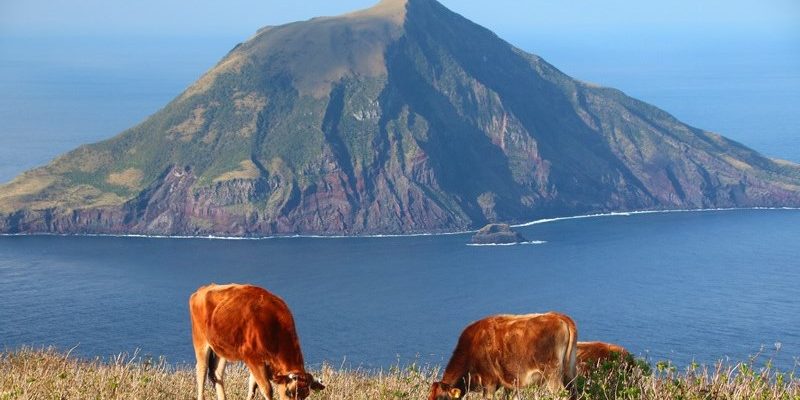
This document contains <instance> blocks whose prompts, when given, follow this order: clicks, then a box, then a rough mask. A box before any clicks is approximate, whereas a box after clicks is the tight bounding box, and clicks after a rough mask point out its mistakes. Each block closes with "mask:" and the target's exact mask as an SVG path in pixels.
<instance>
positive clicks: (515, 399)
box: [503, 387, 520, 400]
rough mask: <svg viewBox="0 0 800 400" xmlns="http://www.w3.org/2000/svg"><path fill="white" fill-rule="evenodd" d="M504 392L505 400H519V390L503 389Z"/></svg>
mask: <svg viewBox="0 0 800 400" xmlns="http://www.w3.org/2000/svg"><path fill="white" fill-rule="evenodd" d="M503 391H504V392H505V398H506V399H511V400H520V398H519V389H512V388H508V387H507V388H503Z"/></svg>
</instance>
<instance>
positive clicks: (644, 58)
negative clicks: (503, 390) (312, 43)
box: [0, 36, 800, 369]
mask: <svg viewBox="0 0 800 400" xmlns="http://www.w3.org/2000/svg"><path fill="white" fill-rule="evenodd" d="M237 39H239V38H236V37H232V38H227V37H221V38H220V37H217V38H188V37H187V38H113V37H109V38H102V39H98V38H80V37H59V38H54V37H38V38H32V37H8V36H0V182H2V181H8V180H10V179H12V178H13V176H15V175H16V174H18V173H20V172H21V171H23V170H25V169H28V168H31V167H34V166H37V165H41V164H43V163H46V162H47V161H48V160H50V159H51V158H52V157H54V156H56V155H57V154H59V153H62V152H64V151H66V150H69V149H71V148H74V147H75V146H77V145H79V144H82V143H86V142H93V141H98V140H101V139H103V138H107V137H109V136H111V135H113V134H115V133H117V132H119V131H122V130H123V129H125V128H127V127H129V126H132V125H133V124H135V123H137V122H139V121H141V120H143V119H144V118H145V117H146V116H147V115H149V114H152V113H153V112H155V111H156V110H157V109H158V108H159V107H160V106H162V105H164V104H166V102H168V101H169V100H170V99H171V98H173V97H174V96H175V95H176V94H178V93H179V92H180V91H181V90H183V88H185V87H186V86H187V85H188V84H190V83H191V82H192V81H193V80H195V79H196V78H197V77H198V76H199V75H200V74H201V73H202V72H203V71H204V70H206V69H208V68H210V67H211V66H212V65H213V64H214V63H215V62H216V61H217V60H218V59H219V58H220V57H221V56H222V55H223V54H225V53H226V52H227V51H228V50H229V49H230V48H232V47H233V46H234V45H235V44H236V42H237ZM511 39H512V42H514V43H517V44H518V45H520V47H522V48H524V49H526V50H531V51H533V52H536V53H538V54H540V55H542V56H543V57H545V59H547V60H548V61H550V62H551V63H553V64H554V65H556V66H557V67H559V68H560V69H562V70H563V71H564V72H566V73H568V74H571V75H573V76H574V77H576V78H580V79H583V80H586V81H591V82H595V83H599V84H603V85H607V86H613V87H617V88H619V89H622V90H623V91H625V92H626V93H628V94H630V95H632V96H634V97H638V98H641V99H643V100H645V101H648V102H650V103H653V104H655V105H657V106H659V107H661V108H663V109H665V110H667V111H669V112H671V113H672V114H674V115H676V116H677V117H678V118H680V119H682V120H684V121H686V122H688V123H690V124H692V125H694V126H697V127H701V128H704V129H708V130H711V131H715V132H719V133H721V134H724V135H726V136H729V137H731V138H734V139H735V140H738V141H740V142H742V143H745V144H746V145H748V146H751V147H753V148H755V149H757V150H759V151H761V152H763V153H765V154H767V155H769V156H773V157H779V158H784V159H789V160H793V161H800V112H798V111H797V110H798V109H800V107H798V106H800V51H799V50H800V48H798V46H797V43H796V42H786V41H781V40H780V39H775V40H772V41H770V40H758V38H741V40H717V41H716V42H715V41H714V40H712V39H713V38H712V39H709V40H707V41H700V42H697V43H694V42H680V43H674V42H669V41H659V40H655V39H654V40H649V41H646V42H647V43H648V44H647V45H645V44H642V42H643V41H641V40H638V39H640V38H620V40H619V41H613V42H612V41H608V42H604V43H592V42H591V40H585V39H580V38H573V39H574V40H572V41H570V40H565V39H563V38H562V39H560V40H556V39H554V38H547V37H536V38H518V39H517V40H513V39H514V38H511ZM626 40H627V41H626ZM521 232H522V233H523V234H524V235H526V236H527V237H528V238H529V239H532V240H540V241H544V242H546V243H543V244H536V245H522V246H512V247H470V246H467V245H466V243H467V242H468V239H469V235H447V236H417V237H400V238H348V239H321V238H287V239H268V240H257V241H250V240H247V241H238V240H237V241H231V240H207V239H149V238H112V237H56V236H45V237H0V348H11V349H13V348H16V347H19V346H22V345H33V346H47V345H55V346H58V347H59V348H62V349H69V348H71V347H73V346H76V345H77V346H78V347H77V348H76V350H75V351H76V352H77V354H81V355H85V356H108V355H112V354H117V353H120V352H133V351H134V350H135V349H137V348H138V349H141V351H142V352H143V353H146V354H153V355H165V356H166V357H167V358H168V360H169V361H172V362H177V363H182V362H189V361H191V357H192V352H191V342H190V338H189V323H188V313H187V305H186V302H187V299H188V296H189V295H190V294H191V292H192V291H194V290H195V289H196V288H197V287H198V286H200V285H202V284H206V283H208V282H212V281H213V282H218V283H225V282H252V283H255V284H258V285H262V286H264V287H266V288H268V289H269V290H271V291H273V292H274V293H276V294H278V295H280V296H282V297H284V298H285V299H286V301H287V302H288V304H289V305H290V307H291V308H292V310H293V311H294V314H295V317H296V320H297V323H298V329H299V334H300V336H301V341H302V344H303V348H304V351H305V353H306V358H307V359H308V361H309V362H310V363H311V364H319V363H321V362H324V361H329V362H331V363H333V364H336V365H339V364H341V363H343V362H344V363H346V364H349V365H352V366H364V367H369V368H380V367H387V366H390V365H392V364H394V363H397V362H400V363H401V364H405V363H408V362H412V361H414V360H418V361H420V362H422V363H433V364H438V363H442V362H443V361H446V359H447V358H448V357H449V354H450V351H451V350H452V348H453V346H454V345H455V341H456V338H457V336H458V334H459V333H460V331H461V329H462V328H463V327H464V326H465V325H466V324H467V323H469V322H470V321H473V320H475V319H478V318H481V317H483V316H485V315H488V314H493V313H528V312H541V311H547V310H558V311H562V312H565V313H567V314H570V315H571V316H573V317H574V319H575V320H576V321H577V323H578V326H579V336H580V338H581V339H585V340H605V341H612V342H617V343H620V344H623V345H625V346H627V347H628V348H630V349H631V350H632V351H634V352H635V353H637V354H639V355H642V356H646V357H648V358H649V359H651V360H659V359H670V360H673V361H674V362H676V363H678V364H679V365H685V364H687V363H689V362H691V361H692V360H696V361H700V362H704V363H711V362H714V361H716V360H719V359H727V360H729V361H732V362H737V361H742V360H746V359H747V358H748V357H749V356H751V355H753V354H756V353H759V352H762V357H761V359H760V360H762V361H764V360H766V359H767V358H773V359H774V360H775V362H776V364H777V365H778V366H779V367H781V368H783V369H791V368H793V367H794V366H795V365H797V362H798V361H797V360H798V357H800V300H798V299H800V246H799V245H798V243H800V211H796V210H746V211H714V212H703V213H668V214H648V215H630V216H616V217H603V218H586V219H571V220H562V221H555V222H549V223H544V224H536V225H531V226H528V227H525V228H521ZM776 343H779V345H778V346H776ZM776 347H779V348H780V350H779V351H777V352H776Z"/></svg>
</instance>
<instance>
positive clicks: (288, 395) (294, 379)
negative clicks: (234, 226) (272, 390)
mask: <svg viewBox="0 0 800 400" xmlns="http://www.w3.org/2000/svg"><path fill="white" fill-rule="evenodd" d="M274 382H275V384H276V385H277V386H278V395H279V396H280V398H281V400H287V399H292V400H294V399H299V400H302V399H305V398H306V397H308V395H309V394H311V391H312V390H313V391H315V392H317V391H320V390H322V389H325V386H324V385H323V384H322V382H320V381H318V380H317V379H316V378H314V376H313V375H311V374H309V373H307V372H296V373H295V372H292V373H288V374H286V375H276V376H275V378H274Z"/></svg>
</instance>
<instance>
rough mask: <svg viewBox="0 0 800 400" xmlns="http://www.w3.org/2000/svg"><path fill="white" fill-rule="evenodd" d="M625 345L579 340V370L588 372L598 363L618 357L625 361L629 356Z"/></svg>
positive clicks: (582, 372)
mask: <svg viewBox="0 0 800 400" xmlns="http://www.w3.org/2000/svg"><path fill="white" fill-rule="evenodd" d="M628 354H630V353H628V350H625V348H624V347H622V346H618V345H616V344H611V343H603V342H578V355H577V363H578V372H579V373H580V374H584V375H585V374H586V373H588V372H590V371H591V370H592V369H593V368H594V367H597V365H598V364H600V363H602V362H605V361H610V360H614V359H618V360H620V361H624V360H625V358H627V357H628Z"/></svg>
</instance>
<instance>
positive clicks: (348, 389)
mask: <svg viewBox="0 0 800 400" xmlns="http://www.w3.org/2000/svg"><path fill="white" fill-rule="evenodd" d="M314 373H315V375H318V376H320V377H321V378H322V379H323V381H324V382H325V384H326V386H327V388H326V389H325V390H324V391H322V392H320V393H318V394H314V395H312V397H311V399H331V400H334V399H335V400H345V399H364V400H366V399H425V398H426V395H427V389H428V387H429V385H430V382H432V381H433V380H435V379H436V377H438V376H439V375H440V371H439V370H438V369H436V368H433V369H419V368H416V367H413V366H412V367H409V368H405V369H391V370H390V371H387V372H370V371H361V370H342V369H335V368H332V367H330V366H325V367H323V368H322V370H321V371H314ZM246 382H247V371H246V370H245V369H244V368H243V367H242V366H241V365H239V364H232V365H229V366H228V370H227V374H226V387H227V392H228V395H229V396H228V397H229V398H231V399H243V398H245V387H246ZM578 386H579V388H580V390H581V394H580V396H581V399H586V400H589V399H665V400H666V399H676V400H677V399H685V400H692V399H703V400H705V399H708V400H711V399H729V400H745V399H747V400H750V399H762V400H800V382H799V381H798V379H797V378H796V377H795V376H794V375H793V374H788V375H787V374H780V373H777V372H775V371H774V370H772V369H770V368H769V367H766V368H763V369H761V370H753V369H751V368H750V367H749V366H747V365H745V364H739V365H735V366H723V365H717V366H716V367H715V368H710V369H709V368H702V367H698V366H691V367H690V368H688V369H687V370H685V371H682V372H678V371H677V370H676V369H674V368H672V367H671V366H669V365H668V364H662V363H660V364H658V366H657V368H656V369H655V370H654V371H652V372H651V371H649V368H647V367H645V368H644V369H642V368H632V369H630V368H628V369H624V368H617V367H616V366H614V365H609V364H607V365H605V366H603V367H601V368H600V369H598V370H597V371H595V373H593V374H592V376H589V377H587V378H580V379H579V382H578ZM206 393H207V395H208V396H209V397H208V398H209V399H214V395H213V393H212V391H211V388H210V387H209V388H207V390H206ZM498 394H499V393H498ZM193 395H194V372H193V371H192V369H191V368H190V367H188V366H185V367H174V366H171V365H168V364H165V363H164V362H163V361H159V360H151V359H148V358H143V357H137V356H133V357H126V356H118V357H114V358H112V359H109V360H106V361H101V360H89V361H87V360H80V359H77V358H75V357H72V356H69V355H64V354H61V353H58V352H56V351H54V350H33V349H20V350H17V351H14V352H6V353H0V400H8V399H187V400H188V399H192V398H193ZM520 397H521V398H524V399H553V397H552V396H549V395H548V394H546V393H544V392H541V391H538V390H537V389H527V390H525V391H524V392H523V393H520ZM469 398H473V399H476V398H478V396H477V395H475V394H473V395H470V396H468V397H467V399H469Z"/></svg>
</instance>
